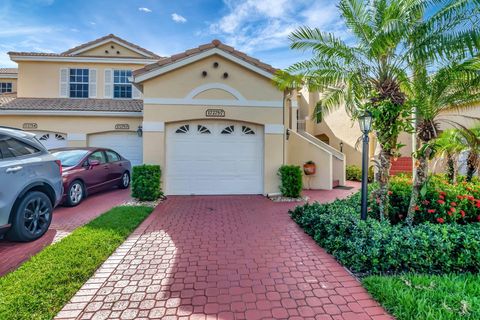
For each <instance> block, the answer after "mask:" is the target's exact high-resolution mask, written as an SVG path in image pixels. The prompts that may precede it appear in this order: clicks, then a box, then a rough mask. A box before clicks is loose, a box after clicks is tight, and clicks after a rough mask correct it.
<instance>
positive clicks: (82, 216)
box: [0, 189, 131, 276]
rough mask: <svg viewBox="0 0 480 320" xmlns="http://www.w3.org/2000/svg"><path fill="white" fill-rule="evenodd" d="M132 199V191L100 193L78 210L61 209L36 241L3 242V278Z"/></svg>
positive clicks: (0, 247) (0, 252) (0, 253)
mask: <svg viewBox="0 0 480 320" xmlns="http://www.w3.org/2000/svg"><path fill="white" fill-rule="evenodd" d="M130 199H131V198H130V189H127V190H119V189H113V190H108V191H104V192H101V193H97V194H94V195H92V196H90V197H88V198H87V199H85V201H83V202H82V203H81V204H80V205H78V206H77V207H73V208H68V207H57V208H56V209H55V210H54V212H53V219H52V224H51V225H50V229H49V230H48V231H47V233H46V234H45V235H44V236H43V237H41V238H40V239H38V240H36V241H32V242H26V243H21V242H10V241H6V240H0V261H1V263H0V276H2V275H4V274H6V273H8V272H10V271H12V270H14V269H16V268H18V267H19V266H20V265H21V264H22V263H23V262H25V261H26V260H28V259H30V257H31V256H33V255H35V254H37V253H38V252H40V251H41V250H42V249H43V248H45V247H46V246H47V245H49V244H51V243H52V242H55V241H58V240H60V239H61V238H63V237H65V236H66V235H68V234H69V233H70V232H72V231H73V230H75V229H76V228H78V227H80V226H83V225H84V224H86V223H88V222H90V220H92V219H94V218H96V217H98V216H99V215H101V214H102V213H104V212H106V211H108V210H109V209H110V208H112V207H114V206H117V205H120V204H122V203H124V202H126V201H128V200H130Z"/></svg>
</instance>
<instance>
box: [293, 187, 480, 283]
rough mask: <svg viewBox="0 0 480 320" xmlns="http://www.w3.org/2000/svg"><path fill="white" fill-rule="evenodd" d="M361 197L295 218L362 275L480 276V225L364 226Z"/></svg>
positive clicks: (304, 209)
mask: <svg viewBox="0 0 480 320" xmlns="http://www.w3.org/2000/svg"><path fill="white" fill-rule="evenodd" d="M359 203H360V201H359V194H356V195H354V196H352V197H351V198H349V199H345V200H337V201H335V202H333V203H330V204H318V203H316V204H307V205H304V206H301V207H297V208H296V209H294V210H292V211H290V215H291V217H292V219H293V220H295V221H296V222H297V223H298V224H299V225H300V226H301V227H302V228H303V229H304V230H305V232H306V233H307V234H309V235H310V236H312V237H313V238H314V239H315V241H316V242H317V243H318V244H319V245H321V246H322V247H323V248H325V249H326V250H327V251H328V252H329V253H331V254H332V255H334V256H335V257H336V258H337V259H338V260H339V261H340V262H341V263H342V264H343V265H345V266H346V267H348V268H350V269H351V270H352V271H354V272H357V273H364V274H369V273H386V272H395V273H397V272H425V273H443V272H478V266H479V265H480V223H473V224H467V225H460V224H432V223H424V224H419V225H416V226H413V227H407V226H404V225H403V224H397V225H392V224H390V223H389V222H388V221H383V222H380V221H378V220H376V219H374V218H372V216H373V215H372V213H370V217H369V219H367V221H362V220H360V214H359V212H360V207H359Z"/></svg>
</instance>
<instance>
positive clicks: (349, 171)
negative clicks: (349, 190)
mask: <svg viewBox="0 0 480 320" xmlns="http://www.w3.org/2000/svg"><path fill="white" fill-rule="evenodd" d="M346 177H347V180H349V181H362V169H361V168H360V167H358V166H355V165H351V166H347V168H346Z"/></svg>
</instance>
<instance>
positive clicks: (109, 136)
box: [88, 132, 143, 166]
mask: <svg viewBox="0 0 480 320" xmlns="http://www.w3.org/2000/svg"><path fill="white" fill-rule="evenodd" d="M88 145H89V146H90V147H101V148H108V149H112V150H115V151H116V152H118V153H120V154H121V155H122V156H123V157H125V158H126V159H128V160H130V162H131V163H132V165H133V166H137V165H140V164H142V163H143V160H142V159H143V143H142V138H141V137H139V136H138V135H137V133H136V132H105V133H96V134H91V135H89V136H88Z"/></svg>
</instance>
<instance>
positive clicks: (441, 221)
mask: <svg viewBox="0 0 480 320" xmlns="http://www.w3.org/2000/svg"><path fill="white" fill-rule="evenodd" d="M479 217H480V216H479ZM437 222H438V223H444V222H445V220H443V218H437Z"/></svg>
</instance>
